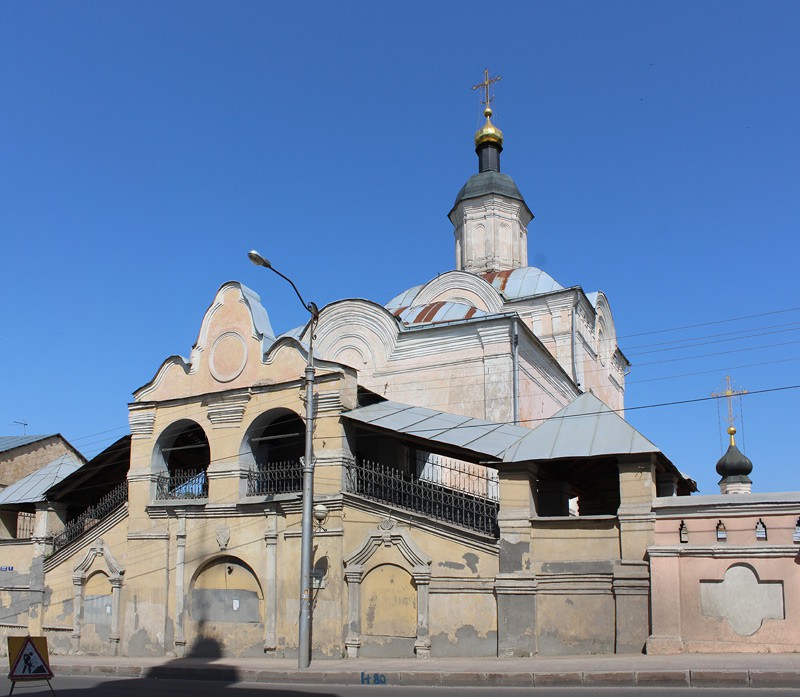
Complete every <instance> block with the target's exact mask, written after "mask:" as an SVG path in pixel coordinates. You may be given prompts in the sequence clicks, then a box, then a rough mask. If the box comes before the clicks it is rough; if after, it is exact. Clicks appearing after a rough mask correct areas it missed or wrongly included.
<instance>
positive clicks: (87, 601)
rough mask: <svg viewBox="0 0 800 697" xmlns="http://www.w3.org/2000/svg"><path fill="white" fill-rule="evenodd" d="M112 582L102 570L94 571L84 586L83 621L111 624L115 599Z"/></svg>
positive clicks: (103, 624) (104, 624) (85, 622)
mask: <svg viewBox="0 0 800 697" xmlns="http://www.w3.org/2000/svg"><path fill="white" fill-rule="evenodd" d="M111 593H112V591H111V582H110V581H109V580H108V576H106V575H105V574H104V573H103V572H102V571H97V572H95V573H93V574H92V575H91V576H89V578H87V579H86V583H85V585H84V587H83V622H84V624H95V625H100V626H108V627H110V626H111V619H112V614H113V607H114V604H113V599H112V595H111Z"/></svg>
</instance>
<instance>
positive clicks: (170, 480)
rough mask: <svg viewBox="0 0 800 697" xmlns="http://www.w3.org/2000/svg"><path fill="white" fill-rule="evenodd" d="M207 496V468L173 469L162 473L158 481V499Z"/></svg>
mask: <svg viewBox="0 0 800 697" xmlns="http://www.w3.org/2000/svg"><path fill="white" fill-rule="evenodd" d="M207 498H208V477H207V476H206V472H205V470H173V471H172V472H165V473H164V474H160V475H159V476H158V480H157V481H156V499H157V500H158V501H180V500H184V499H207Z"/></svg>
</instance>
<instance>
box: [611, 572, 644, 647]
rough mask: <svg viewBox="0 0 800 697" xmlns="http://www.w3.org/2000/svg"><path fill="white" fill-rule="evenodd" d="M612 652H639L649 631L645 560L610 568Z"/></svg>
mask: <svg viewBox="0 0 800 697" xmlns="http://www.w3.org/2000/svg"><path fill="white" fill-rule="evenodd" d="M613 587H614V600H615V613H616V638H615V644H614V652H615V653H632V654H641V653H642V651H643V650H644V647H645V644H646V643H647V637H648V635H649V634H650V623H649V621H648V618H649V615H650V568H649V565H648V564H647V562H622V563H620V564H617V565H616V566H615V567H614V580H613Z"/></svg>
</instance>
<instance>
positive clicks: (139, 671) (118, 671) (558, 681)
mask: <svg viewBox="0 0 800 697" xmlns="http://www.w3.org/2000/svg"><path fill="white" fill-rule="evenodd" d="M52 668H53V671H54V672H55V674H56V675H69V676H82V677H97V676H104V677H116V678H150V679H156V680H159V679H161V680H165V679H176V680H206V681H219V682H227V683H232V682H251V683H261V684H272V685H286V684H295V685H339V686H344V685H358V684H374V682H373V681H374V680H375V676H376V675H378V676H380V677H379V682H378V683H377V684H382V685H383V684H385V685H405V686H415V687H576V686H587V687H637V686H639V687H731V688H733V687H739V688H741V687H754V688H768V687H776V688H787V687H788V688H800V670H712V669H702V670H700V669H696V670H674V669H673V670H666V669H665V670H653V669H650V670H617V671H614V670H604V671H601V670H595V671H521V672H481V671H475V672H463V671H436V670H430V671H388V672H386V673H363V672H359V671H346V670H345V671H319V670H302V671H301V670H256V669H246V668H245V669H237V668H233V667H230V666H219V667H214V666H207V667H204V668H199V667H196V666H192V667H189V666H175V665H161V666H141V665H124V666H108V665H106V666H91V665H80V664H77V665H76V664H59V663H57V662H54V663H53V665H52Z"/></svg>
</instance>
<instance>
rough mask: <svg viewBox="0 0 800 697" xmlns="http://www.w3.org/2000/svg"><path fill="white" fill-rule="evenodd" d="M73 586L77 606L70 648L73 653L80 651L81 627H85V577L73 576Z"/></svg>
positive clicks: (73, 617)
mask: <svg viewBox="0 0 800 697" xmlns="http://www.w3.org/2000/svg"><path fill="white" fill-rule="evenodd" d="M72 588H73V591H74V593H75V603H74V605H75V608H74V610H73V614H72V638H71V641H70V650H71V653H78V652H79V651H80V649H81V628H82V627H83V579H82V578H81V577H80V576H73V577H72Z"/></svg>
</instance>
